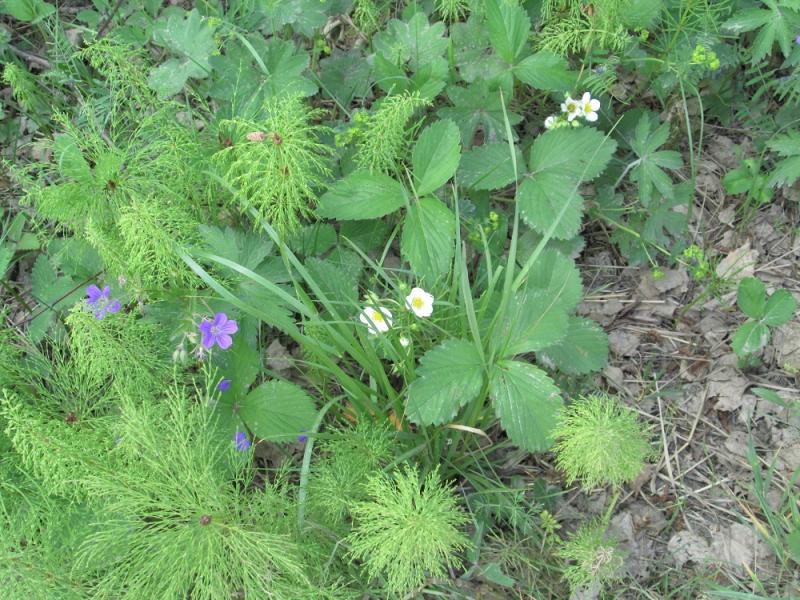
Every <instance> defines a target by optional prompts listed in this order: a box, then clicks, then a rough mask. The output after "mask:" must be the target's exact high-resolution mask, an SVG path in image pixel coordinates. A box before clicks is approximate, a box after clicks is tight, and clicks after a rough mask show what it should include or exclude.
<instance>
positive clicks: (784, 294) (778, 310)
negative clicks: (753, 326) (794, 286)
mask: <svg viewBox="0 0 800 600" xmlns="http://www.w3.org/2000/svg"><path fill="white" fill-rule="evenodd" d="M795 310H797V300H795V299H794V296H792V294H791V293H790V292H789V291H787V290H784V289H780V290H776V291H775V293H773V294H772V295H771V296H770V297H769V300H767V305H766V307H765V308H764V315H763V317H762V319H761V322H762V323H764V324H765V325H769V326H771V327H776V326H778V325H783V324H784V323H786V322H788V321H789V320H790V319H791V318H792V316H794V311H795ZM750 316H752V315H750Z"/></svg>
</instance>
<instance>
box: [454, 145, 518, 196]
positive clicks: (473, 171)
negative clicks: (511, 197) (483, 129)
mask: <svg viewBox="0 0 800 600" xmlns="http://www.w3.org/2000/svg"><path fill="white" fill-rule="evenodd" d="M514 152H515V153H516V159H517V169H518V170H519V171H521V170H523V169H524V167H525V165H524V164H523V159H522V152H520V150H519V148H517V147H516V146H515V147H514ZM513 182H514V163H513V162H512V160H511V152H510V150H509V149H508V144H507V143H504V142H495V143H492V144H484V145H483V146H476V147H474V148H473V149H472V150H470V151H469V152H465V153H464V155H463V156H462V157H461V164H460V166H459V168H458V183H459V185H461V186H463V187H466V188H471V189H473V190H496V189H499V188H503V187H505V186H507V185H509V184H511V183H513Z"/></svg>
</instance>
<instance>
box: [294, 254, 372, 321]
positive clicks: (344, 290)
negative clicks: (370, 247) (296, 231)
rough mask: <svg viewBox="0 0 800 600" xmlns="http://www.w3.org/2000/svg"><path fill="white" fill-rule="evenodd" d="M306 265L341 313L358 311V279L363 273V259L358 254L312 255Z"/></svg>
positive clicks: (323, 291)
mask: <svg viewBox="0 0 800 600" xmlns="http://www.w3.org/2000/svg"><path fill="white" fill-rule="evenodd" d="M305 266H306V268H307V269H308V272H309V274H310V275H311V277H313V279H314V281H315V282H316V283H317V285H318V286H319V288H320V290H321V291H322V293H323V294H324V295H325V297H326V298H327V299H328V301H330V302H331V303H333V305H334V306H335V307H336V309H337V310H338V311H340V315H348V314H352V313H354V312H356V310H357V307H356V304H357V302H358V279H359V276H360V273H361V261H360V259H359V258H358V256H357V255H356V254H354V253H353V252H348V251H340V252H338V253H337V255H336V256H331V257H328V258H327V259H324V260H323V259H320V258H316V257H311V258H307V259H306V263H305Z"/></svg>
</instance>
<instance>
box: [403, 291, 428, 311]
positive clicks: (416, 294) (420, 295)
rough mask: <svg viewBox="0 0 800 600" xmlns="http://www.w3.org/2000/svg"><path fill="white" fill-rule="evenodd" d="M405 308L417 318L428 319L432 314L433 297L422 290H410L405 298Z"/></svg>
mask: <svg viewBox="0 0 800 600" xmlns="http://www.w3.org/2000/svg"><path fill="white" fill-rule="evenodd" d="M406 306H407V307H408V309H409V310H410V311H412V312H413V313H414V314H415V315H417V316H418V317H430V316H431V314H433V295H431V294H429V293H428V292H426V291H425V290H423V289H422V288H418V287H415V288H412V289H411V293H410V294H409V295H408V296H406Z"/></svg>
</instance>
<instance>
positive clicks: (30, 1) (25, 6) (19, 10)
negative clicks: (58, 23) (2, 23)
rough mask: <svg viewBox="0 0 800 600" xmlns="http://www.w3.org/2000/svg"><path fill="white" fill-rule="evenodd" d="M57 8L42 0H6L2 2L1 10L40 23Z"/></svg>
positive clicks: (17, 17)
mask: <svg viewBox="0 0 800 600" xmlns="http://www.w3.org/2000/svg"><path fill="white" fill-rule="evenodd" d="M55 10H56V7H55V6H53V5H52V4H50V3H49V2H43V1H42V0H5V1H4V2H2V3H0V12H2V13H4V14H7V15H11V16H12V17H14V18H15V19H18V20H20V21H24V22H26V23H38V22H39V21H41V20H42V19H44V18H45V17H49V16H50V15H52V14H53V13H54V12H55Z"/></svg>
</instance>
